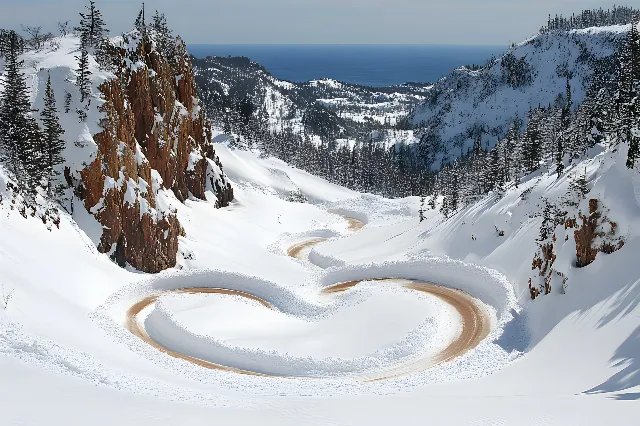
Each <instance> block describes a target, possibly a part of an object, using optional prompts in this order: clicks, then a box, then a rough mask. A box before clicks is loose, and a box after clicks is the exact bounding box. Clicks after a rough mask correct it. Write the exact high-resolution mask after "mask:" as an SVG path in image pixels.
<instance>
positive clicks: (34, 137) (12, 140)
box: [0, 31, 43, 202]
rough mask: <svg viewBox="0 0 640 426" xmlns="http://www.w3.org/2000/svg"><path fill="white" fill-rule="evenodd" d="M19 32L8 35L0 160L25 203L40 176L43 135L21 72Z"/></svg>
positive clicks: (0, 107) (0, 116) (0, 105)
mask: <svg viewBox="0 0 640 426" xmlns="http://www.w3.org/2000/svg"><path fill="white" fill-rule="evenodd" d="M19 43H20V42H19V39H18V35H17V34H16V33H15V32H14V31H11V32H10V33H9V35H8V50H7V53H6V64H5V74H4V87H5V89H4V92H3V93H2V98H1V99H0V142H1V145H2V157H1V159H2V161H3V162H4V163H5V165H6V167H7V170H8V171H9V174H10V176H11V177H12V178H13V180H14V181H15V183H16V185H17V189H18V191H19V192H20V193H21V194H22V195H23V196H24V197H25V199H26V200H27V202H32V201H33V198H34V197H35V194H36V190H37V188H38V186H39V185H40V183H41V180H42V177H43V170H42V152H41V148H42V134H41V132H40V128H39V126H38V123H37V121H36V120H35V119H34V118H33V116H32V109H31V102H30V100H29V92H28V90H27V85H26V83H25V79H24V75H23V74H22V72H21V71H20V68H21V67H22V65H23V62H22V61H20V60H19V59H18V54H19V50H20V47H19Z"/></svg>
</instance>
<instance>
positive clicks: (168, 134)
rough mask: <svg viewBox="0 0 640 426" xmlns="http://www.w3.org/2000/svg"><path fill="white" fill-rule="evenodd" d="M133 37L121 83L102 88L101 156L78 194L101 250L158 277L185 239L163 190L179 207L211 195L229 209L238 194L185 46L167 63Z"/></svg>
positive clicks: (124, 53) (171, 263) (173, 260)
mask: <svg viewBox="0 0 640 426" xmlns="http://www.w3.org/2000/svg"><path fill="white" fill-rule="evenodd" d="M130 36H131V37H133V40H128V39H127V38H126V37H125V43H127V42H128V44H129V45H137V47H136V48H135V51H134V52H132V51H128V50H127V48H126V44H125V45H123V47H122V48H121V49H120V50H119V54H120V55H121V63H122V66H121V69H119V70H118V71H117V72H116V76H117V78H115V79H113V80H109V81H106V82H104V83H103V84H102V85H101V86H100V87H99V90H100V92H101V94H102V97H103V98H104V104H103V105H101V106H100V110H101V112H102V113H103V118H102V120H101V122H100V126H101V128H102V129H103V130H102V131H101V132H99V133H98V134H96V135H94V141H95V142H96V144H97V146H98V151H97V155H96V158H95V160H94V161H93V162H92V163H91V164H90V165H89V166H87V167H86V168H85V169H84V170H82V171H80V176H81V182H79V183H77V185H76V193H78V194H79V195H80V196H81V198H82V199H83V202H84V206H85V207H86V209H87V210H88V211H89V212H90V213H92V214H93V215H94V216H95V217H96V219H97V220H98V221H99V222H100V224H102V227H103V233H102V236H101V239H100V244H99V246H98V249H99V250H100V251H101V252H103V253H109V254H110V255H111V257H112V258H113V259H114V260H115V261H117V262H118V264H120V265H121V266H125V265H127V264H129V265H131V266H133V267H134V268H136V269H138V270H141V271H144V272H149V273H156V272H160V271H162V270H164V269H167V268H170V267H173V266H175V265H176V254H177V251H178V237H179V236H180V235H181V234H183V233H184V231H183V230H182V227H181V226H180V223H179V221H178V219H177V217H176V215H175V212H174V211H172V210H171V208H170V207H166V205H165V204H166V203H158V202H157V201H158V197H160V196H161V195H160V193H161V191H163V190H170V191H172V192H173V194H175V197H176V198H177V199H178V200H180V201H184V200H186V199H188V198H189V197H193V198H196V199H201V200H204V199H205V198H206V192H207V191H211V192H212V193H213V194H214V195H215V196H216V198H217V199H216V201H215V206H216V207H225V206H227V205H228V204H229V202H230V201H231V200H232V199H233V190H232V188H231V185H230V184H229V183H228V181H227V179H226V177H225V175H224V173H223V172H222V165H221V164H220V161H219V159H218V158H217V156H216V154H215V151H214V149H213V145H212V143H211V131H210V124H209V122H208V121H207V119H206V118H205V116H204V113H203V110H202V109H201V108H200V105H199V100H198V98H197V95H196V90H195V87H196V86H195V80H194V74H193V70H192V67H191V60H190V58H189V56H188V54H187V52H186V49H185V47H184V43H183V42H182V41H180V40H179V39H178V42H177V44H176V52H177V53H176V55H175V57H172V58H165V57H163V56H162V55H161V54H160V53H158V52H157V51H156V50H155V49H153V44H152V43H151V42H150V40H145V41H144V42H143V41H140V42H138V43H135V37H136V34H135V33H133V34H131V35H130ZM132 41H133V43H132ZM131 57H133V58H135V59H136V60H135V61H132V60H131V59H130V58H131ZM116 62H117V61H116ZM159 204H162V205H159Z"/></svg>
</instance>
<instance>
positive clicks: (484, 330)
mask: <svg viewBox="0 0 640 426" xmlns="http://www.w3.org/2000/svg"><path fill="white" fill-rule="evenodd" d="M344 217H345V219H347V220H348V221H349V229H350V230H352V231H357V230H359V229H361V228H362V227H363V226H364V225H363V224H362V222H360V221H358V220H357V219H353V218H350V217H346V216H344ZM325 240H326V239H324V238H315V239H312V240H308V241H305V242H302V243H299V244H296V245H294V246H292V247H291V248H290V249H289V250H288V255H289V256H291V257H295V258H298V259H301V260H305V259H306V258H308V251H310V249H311V248H312V247H313V246H314V245H316V244H319V243H321V242H322V241H325ZM365 281H366V282H371V281H375V282H378V283H380V284H383V285H401V286H403V287H405V288H408V289H410V290H414V291H418V292H422V293H426V294H429V295H432V296H434V297H437V298H439V299H441V300H442V301H444V302H445V303H447V304H449V305H450V306H452V307H453V308H454V309H455V310H456V311H457V312H458V314H459V315H460V318H461V331H460V333H459V335H458V336H457V337H456V338H455V339H454V340H453V341H452V342H450V343H449V345H447V346H446V347H445V348H444V349H443V350H441V351H440V352H439V353H438V354H436V355H435V356H434V355H430V356H428V357H418V358H417V359H412V360H411V361H409V362H402V363H400V364H398V365H395V366H393V367H391V368H388V369H385V370H384V371H378V372H371V373H368V374H367V375H366V376H362V377H358V379H360V380H362V381H365V382H371V381H378V380H385V379H391V378H395V377H400V376H404V375H408V374H413V373H417V372H420V371H424V370H426V369H429V368H431V367H433V366H435V365H438V364H441V363H444V362H447V361H451V360H453V359H455V358H457V357H459V356H461V355H463V354H464V353H466V352H467V351H469V350H471V349H473V348H474V347H476V346H477V345H478V344H479V343H480V342H481V341H482V340H483V339H484V338H485V337H487V335H488V334H489V332H490V329H491V321H490V319H489V316H488V313H487V311H486V310H485V309H484V308H483V307H482V306H481V305H480V304H479V303H478V302H477V300H476V299H474V298H473V297H472V296H470V295H469V294H467V293H465V292H462V291H460V290H455V289H452V288H447V287H442V286H438V285H434V284H429V283H426V282H421V281H417V280H407V279H396V278H377V279H367V280H358V281H350V282H345V283H338V284H334V285H332V286H329V287H326V288H324V289H323V290H322V292H321V293H322V295H324V296H325V297H329V296H330V295H332V294H336V293H341V292H345V291H347V290H349V289H351V288H353V287H355V286H357V285H359V284H361V283H363V282H365ZM171 293H174V294H176V293H178V294H185V293H186V294H226V295H234V296H239V297H244V298H247V299H251V300H254V301H257V302H259V303H260V304H262V305H263V306H264V307H265V308H267V309H274V308H273V306H272V305H271V304H270V303H269V302H268V301H266V300H263V299H261V298H259V297H257V296H254V295H252V294H249V293H243V292H240V291H236V290H229V289H223V288H184V289H178V290H167V291H164V292H161V293H158V294H155V295H152V296H148V297H145V298H144V299H142V300H140V301H138V302H137V303H136V304H134V305H133V306H131V307H130V308H129V310H128V311H127V313H126V322H125V327H126V328H127V329H128V330H129V331H130V332H131V333H132V334H134V335H135V336H137V337H139V338H140V339H142V340H143V341H145V342H146V343H148V344H150V345H151V346H153V347H155V348H156V349H158V350H160V351H162V352H165V353H166V354H168V355H171V356H173V357H175V358H180V359H183V360H186V361H189V362H191V363H193V364H196V365H199V366H201V367H205V368H210V369H217V370H225V371H231V372H234V373H239V374H248V375H255V376H265V377H281V376H271V375H269V374H263V373H258V372H253V371H247V370H242V369H238V368H234V367H230V366H225V365H220V364H216V363H213V362H209V361H205V360H202V359H199V358H195V357H192V356H190V355H187V354H183V353H179V352H175V351H172V350H170V349H168V348H166V347H164V346H163V345H161V344H160V343H158V342H157V341H155V340H153V339H152V338H151V337H150V336H149V334H148V333H147V331H146V330H145V328H144V324H143V322H142V321H140V319H139V317H140V315H141V313H142V311H143V310H144V309H145V308H147V307H150V306H151V305H153V304H154V303H155V302H156V301H157V300H158V298H159V297H160V296H162V295H165V294H171Z"/></svg>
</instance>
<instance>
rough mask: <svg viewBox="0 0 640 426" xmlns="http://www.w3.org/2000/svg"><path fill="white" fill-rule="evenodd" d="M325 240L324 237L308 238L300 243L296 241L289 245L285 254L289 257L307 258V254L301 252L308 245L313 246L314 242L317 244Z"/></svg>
mask: <svg viewBox="0 0 640 426" xmlns="http://www.w3.org/2000/svg"><path fill="white" fill-rule="evenodd" d="M326 240H327V239H326V238H314V239H313V240H308V241H304V242H302V243H298V244H296V245H293V246H291V247H290V248H289V250H287V254H288V255H289V256H290V257H295V258H296V259H298V260H308V259H307V256H305V255H304V253H302V251H303V250H304V249H306V248H308V247H313V246H315V245H316V244H319V243H321V242H323V241H326Z"/></svg>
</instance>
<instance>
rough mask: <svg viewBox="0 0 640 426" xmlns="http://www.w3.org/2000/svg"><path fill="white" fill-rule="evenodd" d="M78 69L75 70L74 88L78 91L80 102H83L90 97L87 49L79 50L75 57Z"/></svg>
mask: <svg viewBox="0 0 640 426" xmlns="http://www.w3.org/2000/svg"><path fill="white" fill-rule="evenodd" d="M76 60H77V61H78V68H77V69H76V86H78V90H79V91H80V102H84V101H85V100H86V99H87V98H88V97H89V95H91V80H90V78H89V76H90V75H91V71H89V52H87V49H81V51H80V56H76Z"/></svg>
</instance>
